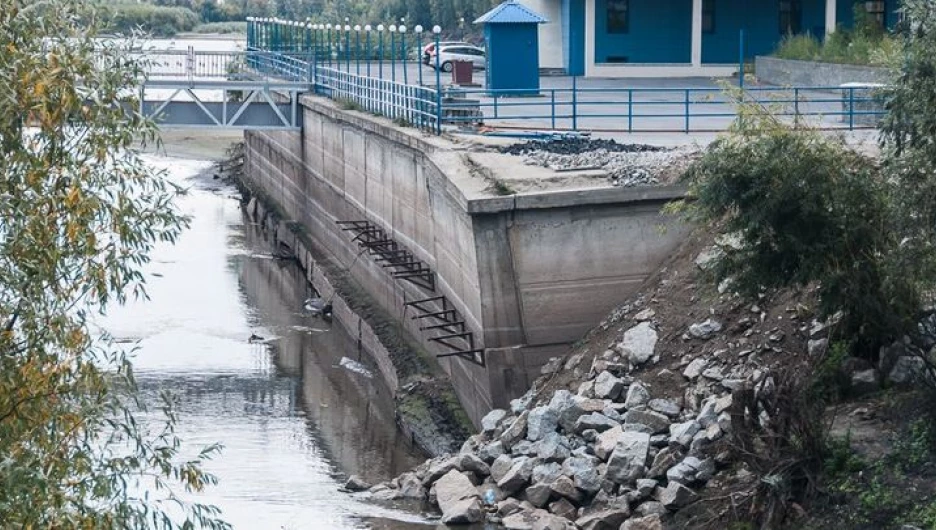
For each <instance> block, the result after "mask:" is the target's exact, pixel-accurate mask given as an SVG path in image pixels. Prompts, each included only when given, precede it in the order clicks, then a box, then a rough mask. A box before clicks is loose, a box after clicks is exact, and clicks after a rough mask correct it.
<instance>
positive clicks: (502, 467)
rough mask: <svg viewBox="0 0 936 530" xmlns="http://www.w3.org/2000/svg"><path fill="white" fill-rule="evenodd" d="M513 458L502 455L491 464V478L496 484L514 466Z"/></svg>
mask: <svg viewBox="0 0 936 530" xmlns="http://www.w3.org/2000/svg"><path fill="white" fill-rule="evenodd" d="M513 463H514V461H513V458H512V457H511V456H510V455H501V456H499V457H497V459H496V460H494V463H493V464H491V478H492V479H494V482H497V481H498V480H500V479H502V478H503V477H504V475H506V474H507V472H508V471H510V468H511V466H513Z"/></svg>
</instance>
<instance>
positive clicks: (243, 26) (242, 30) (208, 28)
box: [192, 22, 247, 35]
mask: <svg viewBox="0 0 936 530" xmlns="http://www.w3.org/2000/svg"><path fill="white" fill-rule="evenodd" d="M192 31H193V32H194V33H202V34H207V33H222V34H228V33H238V34H242V35H246V34H247V22H209V23H207V24H199V25H197V26H195V29H193V30H192Z"/></svg>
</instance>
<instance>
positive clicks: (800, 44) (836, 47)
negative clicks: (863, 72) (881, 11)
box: [773, 4, 900, 66]
mask: <svg viewBox="0 0 936 530" xmlns="http://www.w3.org/2000/svg"><path fill="white" fill-rule="evenodd" d="M773 55H774V57H778V58H780V59H792V60H798V61H820V62H826V63H839V64H855V65H862V66H888V65H891V64H895V60H896V59H897V58H899V56H900V42H899V41H898V40H897V39H896V38H895V37H894V36H893V35H891V34H890V33H889V32H887V31H885V30H884V29H883V28H881V27H880V26H879V25H878V24H877V22H875V21H874V20H872V19H870V18H869V17H868V15H867V13H866V12H865V11H864V9H863V8H862V7H861V4H857V5H856V6H855V28H854V29H845V28H838V29H836V30H835V32H834V33H832V34H831V35H829V36H828V37H826V38H825V40H821V41H820V40H819V39H818V38H817V37H814V36H812V35H810V34H801V35H788V36H786V37H784V38H783V40H782V41H780V44H779V45H778V47H777V49H776V50H775V51H774V54H773Z"/></svg>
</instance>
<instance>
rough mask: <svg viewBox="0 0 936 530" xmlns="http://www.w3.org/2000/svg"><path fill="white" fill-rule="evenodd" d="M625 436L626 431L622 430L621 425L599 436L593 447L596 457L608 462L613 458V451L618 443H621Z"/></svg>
mask: <svg viewBox="0 0 936 530" xmlns="http://www.w3.org/2000/svg"><path fill="white" fill-rule="evenodd" d="M623 436H624V429H622V428H621V426H620V425H618V426H616V427H613V428H611V429H608V430H607V431H605V432H603V433H601V434H599V435H598V437H597V438H596V439H595V444H594V446H593V450H594V452H595V456H597V457H598V458H600V459H602V460H607V459H608V457H609V456H611V451H614V448H615V447H616V446H617V444H618V441H620V440H621V438H622V437H623Z"/></svg>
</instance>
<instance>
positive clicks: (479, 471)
mask: <svg viewBox="0 0 936 530" xmlns="http://www.w3.org/2000/svg"><path fill="white" fill-rule="evenodd" d="M455 468H456V469H458V470H459V471H468V472H471V473H474V474H475V475H477V476H479V477H481V478H484V477H486V476H488V475H490V474H491V467H490V466H488V465H487V464H486V463H485V462H484V460H482V459H481V458H480V457H478V456H475V455H473V454H471V453H463V454H460V455H458V456H456V457H455Z"/></svg>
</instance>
